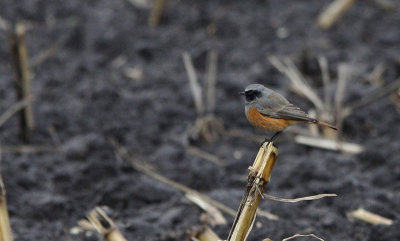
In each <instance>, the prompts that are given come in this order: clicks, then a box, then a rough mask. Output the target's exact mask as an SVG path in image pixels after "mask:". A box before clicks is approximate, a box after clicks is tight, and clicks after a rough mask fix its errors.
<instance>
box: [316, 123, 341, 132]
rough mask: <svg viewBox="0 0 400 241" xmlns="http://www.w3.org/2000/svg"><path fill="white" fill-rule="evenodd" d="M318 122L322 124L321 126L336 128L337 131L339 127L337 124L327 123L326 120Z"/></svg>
mask: <svg viewBox="0 0 400 241" xmlns="http://www.w3.org/2000/svg"><path fill="white" fill-rule="evenodd" d="M316 124H318V125H321V126H326V127H329V128H332V129H334V130H335V131H337V127H336V126H333V125H331V124H328V123H326V122H323V121H317V122H316Z"/></svg>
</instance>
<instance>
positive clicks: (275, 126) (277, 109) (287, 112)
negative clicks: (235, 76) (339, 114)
mask: <svg viewBox="0 0 400 241" xmlns="http://www.w3.org/2000/svg"><path fill="white" fill-rule="evenodd" d="M239 94H241V95H244V96H245V97H246V99H245V113H246V117H247V119H248V121H249V122H250V123H251V124H252V125H253V126H255V127H256V128H258V129H261V130H265V131H274V132H275V133H274V135H273V136H272V137H271V138H270V139H269V140H267V139H265V141H264V142H266V141H268V142H272V141H274V140H275V138H276V137H277V136H278V135H279V134H280V133H282V131H283V130H284V129H285V128H286V127H289V126H291V125H294V124H298V123H310V124H317V125H321V126H326V127H329V128H332V129H334V130H337V128H336V127H335V126H333V125H331V124H328V123H326V122H323V121H319V120H317V119H314V118H311V117H309V116H308V115H307V113H305V112H304V111H303V110H301V109H300V108H299V107H297V106H296V105H294V104H292V103H290V102H289V101H288V100H287V99H286V98H285V97H283V96H282V95H281V94H279V93H277V92H275V91H273V90H271V89H269V88H267V87H265V86H264V85H261V84H251V85H248V86H247V87H246V88H245V90H244V91H243V92H240V93H239Z"/></svg>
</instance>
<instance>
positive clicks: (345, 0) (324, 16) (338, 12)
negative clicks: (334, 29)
mask: <svg viewBox="0 0 400 241" xmlns="http://www.w3.org/2000/svg"><path fill="white" fill-rule="evenodd" d="M355 1H356V0H334V1H332V3H331V4H329V5H328V7H327V8H325V9H324V11H323V12H322V13H321V14H320V15H319V16H318V20H317V22H318V26H319V27H320V28H322V29H328V28H330V27H331V26H332V25H333V24H334V23H335V22H336V21H337V20H338V19H339V18H340V16H342V15H343V14H344V13H345V12H346V11H347V10H348V9H349V8H350V7H351V5H353V3H354V2H355Z"/></svg>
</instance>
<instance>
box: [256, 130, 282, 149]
mask: <svg viewBox="0 0 400 241" xmlns="http://www.w3.org/2000/svg"><path fill="white" fill-rule="evenodd" d="M281 133H282V131H277V132H275V134H274V135H272V137H271V138H269V139H268V138H265V140H264V141H263V142H262V143H261V146H262V145H264V143H265V142H273V141H274V140H275V139H276V137H277V136H278V135H279V134H281Z"/></svg>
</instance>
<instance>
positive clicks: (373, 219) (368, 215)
mask: <svg viewBox="0 0 400 241" xmlns="http://www.w3.org/2000/svg"><path fill="white" fill-rule="evenodd" d="M347 216H348V217H350V218H356V219H359V220H361V221H364V222H367V223H371V224H375V225H376V224H382V225H392V224H393V220H391V219H389V218H385V217H382V216H380V215H378V214H375V213H372V212H370V211H367V210H365V209H363V208H359V209H357V210H355V211H352V212H350V213H348V214H347Z"/></svg>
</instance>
